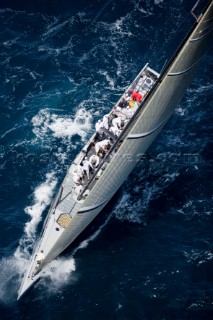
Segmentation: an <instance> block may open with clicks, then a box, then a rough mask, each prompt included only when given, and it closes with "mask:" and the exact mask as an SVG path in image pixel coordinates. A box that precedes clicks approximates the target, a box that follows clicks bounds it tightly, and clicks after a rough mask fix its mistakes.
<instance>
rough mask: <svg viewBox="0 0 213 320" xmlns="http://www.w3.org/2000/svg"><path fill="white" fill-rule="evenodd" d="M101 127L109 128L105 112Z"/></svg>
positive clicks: (107, 116)
mask: <svg viewBox="0 0 213 320" xmlns="http://www.w3.org/2000/svg"><path fill="white" fill-rule="evenodd" d="M103 127H104V128H105V129H109V115H108V114H105V115H104V116H103Z"/></svg>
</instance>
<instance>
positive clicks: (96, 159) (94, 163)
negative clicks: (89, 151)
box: [89, 154, 99, 168]
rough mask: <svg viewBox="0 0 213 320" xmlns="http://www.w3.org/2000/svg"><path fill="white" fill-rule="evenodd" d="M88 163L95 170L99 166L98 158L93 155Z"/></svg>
mask: <svg viewBox="0 0 213 320" xmlns="http://www.w3.org/2000/svg"><path fill="white" fill-rule="evenodd" d="M89 162H90V163H91V165H92V166H93V168H97V167H98V165H99V157H98V156H96V155H94V154H93V155H92V156H91V157H90V158H89Z"/></svg>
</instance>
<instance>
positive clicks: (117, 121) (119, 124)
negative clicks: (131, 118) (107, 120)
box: [112, 117, 122, 129]
mask: <svg viewBox="0 0 213 320" xmlns="http://www.w3.org/2000/svg"><path fill="white" fill-rule="evenodd" d="M112 126H113V127H117V128H118V129H122V118H121V117H116V118H114V119H113V120H112Z"/></svg>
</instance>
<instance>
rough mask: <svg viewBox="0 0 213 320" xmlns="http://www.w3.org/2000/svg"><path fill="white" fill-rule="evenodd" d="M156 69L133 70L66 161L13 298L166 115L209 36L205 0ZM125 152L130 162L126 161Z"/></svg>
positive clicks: (119, 178) (85, 221) (126, 170)
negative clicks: (79, 147)
mask: <svg viewBox="0 0 213 320" xmlns="http://www.w3.org/2000/svg"><path fill="white" fill-rule="evenodd" d="M194 11H195V7H194V8H193V9H192V14H193V15H194V17H195V23H194V25H193V27H192V30H191V31H190V32H189V34H188V35H187V36H186V38H185V39H184V40H183V42H182V44H181V45H180V46H179V48H178V49H177V51H176V52H175V54H174V55H173V57H172V58H171V59H170V61H169V62H168V63H167V65H166V66H165V67H164V70H163V71H162V73H161V74H159V73H158V72H156V71H155V70H153V69H152V68H150V67H149V65H148V64H146V65H145V66H144V68H143V69H142V70H141V71H140V72H139V74H138V75H137V77H136V78H135V79H134V80H133V82H132V83H131V84H130V86H129V87H128V88H127V89H126V90H125V92H124V94H123V95H122V96H121V98H120V99H119V101H118V102H117V103H116V104H115V105H114V106H113V108H112V110H111V111H110V113H109V114H108V115H105V116H104V119H103V120H101V121H100V122H99V123H98V124H97V126H96V131H95V132H94V134H93V135H92V137H91V138H90V140H89V141H88V142H87V143H86V144H85V146H84V147H83V149H82V150H81V152H80V153H79V154H78V155H77V157H76V158H75V160H74V161H73V163H72V164H71V166H70V168H69V170H68V172H67V174H66V176H65V178H64V180H63V182H62V184H61V186H60V188H59V191H58V193H57V195H56V197H55V199H54V200H53V202H52V205H51V207H50V209H49V212H48V215H47V217H46V220H45V222H44V226H43V229H42V232H41V236H40V239H39V240H38V241H37V245H36V246H35V249H34V251H33V254H32V258H31V262H30V263H29V268H28V270H27V272H26V274H25V276H24V278H23V281H22V284H21V287H20V290H19V292H18V299H19V298H20V297H21V296H22V295H23V294H24V293H25V292H26V291H27V290H28V289H29V288H30V287H31V286H32V284H33V283H34V282H35V281H37V280H38V279H39V276H40V272H41V270H42V269H43V268H45V266H46V265H47V264H48V263H50V262H51V261H52V260H53V259H55V258H56V257H57V256H58V255H59V254H60V253H61V252H62V251H63V250H64V249H65V248H67V247H68V246H69V245H70V244H71V243H72V242H73V241H74V240H75V239H76V237H77V236H78V235H79V234H80V233H81V232H82V231H83V230H84V229H85V228H86V227H87V226H88V225H89V223H90V222H91V221H92V220H93V219H94V218H95V217H96V216H97V215H98V214H99V212H100V211H101V210H102V209H103V208H104V206H105V205H106V204H107V203H108V202H109V200H110V199H111V198H112V196H113V195H114V194H115V192H116V191H117V190H118V189H119V187H120V186H121V185H122V183H123V182H124V180H125V179H126V178H127V176H128V175H129V174H130V172H131V171H132V170H133V168H134V167H135V165H136V164H137V163H138V161H139V160H140V159H141V156H142V155H143V154H144V153H145V152H146V150H147V149H148V147H149V146H150V144H151V143H152V141H153V140H154V139H155V138H156V136H157V135H158V134H159V132H160V131H161V130H162V128H163V126H164V125H165V123H166V122H167V120H168V119H169V117H170V116H171V114H172V112H173V111H174V109H175V107H176V106H177V104H178V103H179V102H180V100H181V98H182V97H183V95H184V93H185V91H186V89H187V88H188V86H189V84H190V83H191V81H192V79H193V78H194V76H195V74H196V72H197V69H198V66H199V62H200V60H201V58H202V56H203V55H204V53H205V52H206V50H207V48H208V44H209V42H210V40H211V36H212V16H213V12H212V11H213V3H212V1H210V2H209V3H208V4H207V5H206V7H205V8H204V9H203V11H202V13H201V14H200V15H199V16H196V14H195V13H194ZM129 155H131V161H129Z"/></svg>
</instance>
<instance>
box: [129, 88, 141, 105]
mask: <svg viewBox="0 0 213 320" xmlns="http://www.w3.org/2000/svg"><path fill="white" fill-rule="evenodd" d="M131 91H132V99H133V100H136V101H138V102H139V101H141V100H142V99H143V96H142V94H140V93H139V92H136V91H134V90H133V89H131Z"/></svg>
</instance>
